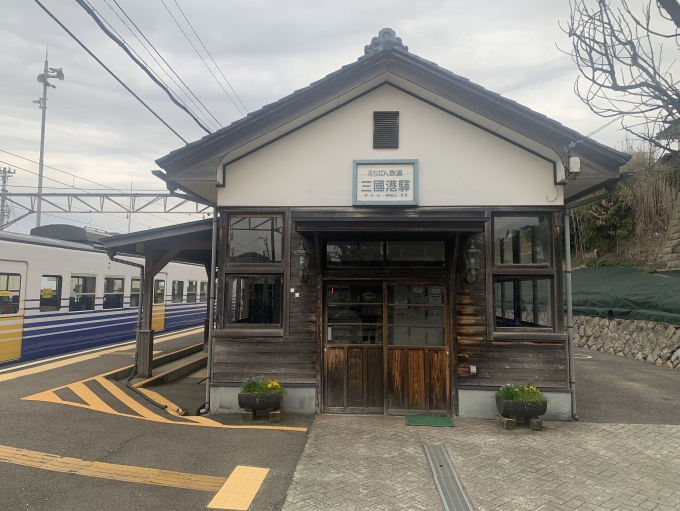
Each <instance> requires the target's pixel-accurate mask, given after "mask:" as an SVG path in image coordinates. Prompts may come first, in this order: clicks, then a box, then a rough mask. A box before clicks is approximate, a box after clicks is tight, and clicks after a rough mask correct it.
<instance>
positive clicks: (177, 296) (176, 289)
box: [172, 280, 184, 303]
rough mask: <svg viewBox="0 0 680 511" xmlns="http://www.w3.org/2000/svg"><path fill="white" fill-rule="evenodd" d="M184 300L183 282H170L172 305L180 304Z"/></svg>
mask: <svg viewBox="0 0 680 511" xmlns="http://www.w3.org/2000/svg"><path fill="white" fill-rule="evenodd" d="M182 300H184V281H182V280H173V281H172V303H182Z"/></svg>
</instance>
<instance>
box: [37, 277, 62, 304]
mask: <svg viewBox="0 0 680 511" xmlns="http://www.w3.org/2000/svg"><path fill="white" fill-rule="evenodd" d="M59 309H61V275H43V276H42V277H41V278H40V312H53V311H58V310H59Z"/></svg>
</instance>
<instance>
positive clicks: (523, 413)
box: [496, 383, 548, 418]
mask: <svg viewBox="0 0 680 511" xmlns="http://www.w3.org/2000/svg"><path fill="white" fill-rule="evenodd" d="M496 408H497V409H498V413H499V414H500V415H501V416H503V417H518V418H529V417H532V418H533V417H538V416H539V415H543V414H545V412H546V411H547V410H548V400H547V399H546V397H545V396H544V395H543V394H541V391H540V390H538V389H537V388H536V387H535V386H534V384H533V383H527V384H526V385H512V384H510V383H508V384H507V385H503V386H502V387H501V388H500V390H499V391H498V392H496Z"/></svg>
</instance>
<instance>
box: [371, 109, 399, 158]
mask: <svg viewBox="0 0 680 511" xmlns="http://www.w3.org/2000/svg"><path fill="white" fill-rule="evenodd" d="M398 147H399V112H373V148H374V149H397V148H398Z"/></svg>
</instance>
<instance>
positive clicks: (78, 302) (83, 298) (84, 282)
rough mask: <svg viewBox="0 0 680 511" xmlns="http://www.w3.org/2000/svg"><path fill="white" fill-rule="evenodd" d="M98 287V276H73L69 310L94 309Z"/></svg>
mask: <svg viewBox="0 0 680 511" xmlns="http://www.w3.org/2000/svg"><path fill="white" fill-rule="evenodd" d="M96 287H97V278H96V277H71V293H70V297H69V304H68V310H69V311H87V310H90V311H91V310H94V291H95V288H96Z"/></svg>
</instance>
